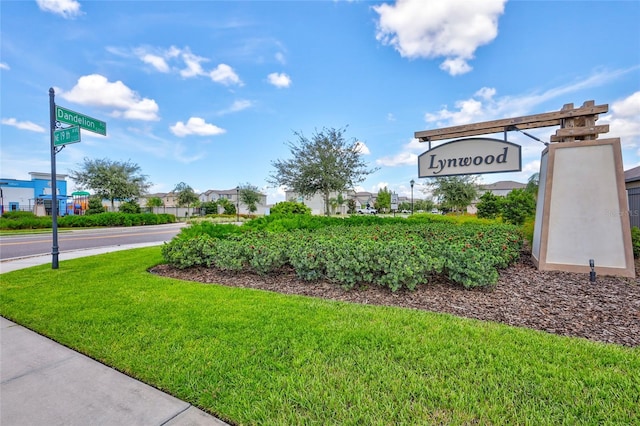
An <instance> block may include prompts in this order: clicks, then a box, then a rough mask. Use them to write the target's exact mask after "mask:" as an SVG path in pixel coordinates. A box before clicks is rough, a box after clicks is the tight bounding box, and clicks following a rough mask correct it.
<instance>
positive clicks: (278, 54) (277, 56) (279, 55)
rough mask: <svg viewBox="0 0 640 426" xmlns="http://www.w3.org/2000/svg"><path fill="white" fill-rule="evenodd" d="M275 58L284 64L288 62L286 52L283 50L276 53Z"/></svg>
mask: <svg viewBox="0 0 640 426" xmlns="http://www.w3.org/2000/svg"><path fill="white" fill-rule="evenodd" d="M275 58H276V61H278V62H279V63H281V64H283V65H284V64H285V63H286V59H285V57H284V53H282V52H278V53H276V54H275Z"/></svg>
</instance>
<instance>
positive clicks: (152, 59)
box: [140, 53, 171, 72]
mask: <svg viewBox="0 0 640 426" xmlns="http://www.w3.org/2000/svg"><path fill="white" fill-rule="evenodd" d="M140 59H141V60H142V62H144V63H145V64H149V65H151V66H153V67H154V68H155V69H157V70H158V71H160V72H169V71H170V70H171V68H169V64H167V61H165V60H164V58H163V57H161V56H157V55H152V54H151V53H147V54H144V55H142V57H141V58H140Z"/></svg>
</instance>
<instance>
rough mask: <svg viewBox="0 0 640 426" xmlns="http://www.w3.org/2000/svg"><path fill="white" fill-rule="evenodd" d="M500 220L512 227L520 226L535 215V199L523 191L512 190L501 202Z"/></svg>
mask: <svg viewBox="0 0 640 426" xmlns="http://www.w3.org/2000/svg"><path fill="white" fill-rule="evenodd" d="M501 210H502V218H503V219H504V221H505V222H507V223H511V224H513V225H522V224H523V223H524V222H525V221H526V220H527V219H528V218H530V217H532V216H533V215H535V213H536V199H535V197H534V196H533V194H532V193H530V192H527V191H525V190H524V189H514V190H513V191H511V192H509V194H507V196H506V197H504V200H503V201H502V207H501Z"/></svg>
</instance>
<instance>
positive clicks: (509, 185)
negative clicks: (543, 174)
mask: <svg viewBox="0 0 640 426" xmlns="http://www.w3.org/2000/svg"><path fill="white" fill-rule="evenodd" d="M526 187H527V185H526V184H524V183H520V182H515V181H512V180H501V181H499V182H495V183H489V184H486V185H480V189H484V190H486V191H501V190H502V191H504V190H509V189H523V188H526Z"/></svg>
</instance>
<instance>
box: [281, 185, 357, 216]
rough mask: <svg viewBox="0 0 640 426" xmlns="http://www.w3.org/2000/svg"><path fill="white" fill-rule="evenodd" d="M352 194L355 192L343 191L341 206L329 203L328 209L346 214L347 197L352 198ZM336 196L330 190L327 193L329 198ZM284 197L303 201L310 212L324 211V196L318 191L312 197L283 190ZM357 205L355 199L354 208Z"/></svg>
mask: <svg viewBox="0 0 640 426" xmlns="http://www.w3.org/2000/svg"><path fill="white" fill-rule="evenodd" d="M354 194H355V192H353V191H345V192H343V193H342V198H343V199H344V204H342V205H341V206H335V209H334V208H333V206H331V205H330V206H329V210H330V211H332V212H335V213H340V214H347V210H348V206H347V201H348V200H349V199H352V198H354ZM337 197H338V193H337V192H332V193H330V194H329V200H331V199H336V198H337ZM284 198H285V200H286V201H295V202H298V203H303V204H304V205H305V206H307V207H309V208H310V209H311V214H315V215H323V214H324V212H325V211H326V209H325V203H324V197H323V196H322V194H319V193H318V194H315V195H313V196H312V197H304V196H302V195H300V194H298V193H297V192H295V191H285V193H284ZM358 207H359V206H358V205H357V201H356V208H358Z"/></svg>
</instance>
